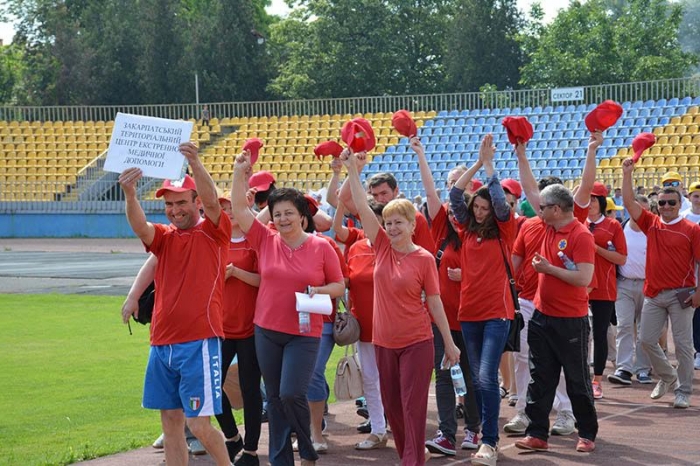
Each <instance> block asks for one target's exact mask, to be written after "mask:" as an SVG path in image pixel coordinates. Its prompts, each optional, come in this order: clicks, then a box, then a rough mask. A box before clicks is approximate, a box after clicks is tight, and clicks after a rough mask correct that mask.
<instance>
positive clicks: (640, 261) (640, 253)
mask: <svg viewBox="0 0 700 466" xmlns="http://www.w3.org/2000/svg"><path fill="white" fill-rule="evenodd" d="M623 232H624V233H625V240H627V262H626V263H625V265H621V266H620V275H622V276H623V277H625V278H636V279H644V278H646V273H645V270H646V264H647V235H645V234H644V233H642V232H641V231H634V230H633V229H632V227H631V226H630V222H627V224H626V225H625V228H624V229H623Z"/></svg>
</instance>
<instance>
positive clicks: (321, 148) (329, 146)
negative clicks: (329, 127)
mask: <svg viewBox="0 0 700 466" xmlns="http://www.w3.org/2000/svg"><path fill="white" fill-rule="evenodd" d="M341 152H343V146H341V145H340V144H338V143H337V142H335V141H326V142H322V143H321V144H319V145H318V146H316V147H314V154H316V157H318V158H319V159H320V158H321V157H323V156H326V155H332V156H333V158H336V159H337V158H338V157H340V153H341Z"/></svg>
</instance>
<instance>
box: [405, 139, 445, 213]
mask: <svg viewBox="0 0 700 466" xmlns="http://www.w3.org/2000/svg"><path fill="white" fill-rule="evenodd" d="M411 149H413V152H415V153H416V155H417V156H418V166H419V167H420V179H421V181H422V182H423V190H424V191H425V196H426V197H427V200H426V203H427V204H428V215H430V218H431V219H434V218H435V216H436V215H437V214H438V212H439V211H440V209H441V208H442V203H441V202H440V197H439V196H438V193H437V189H435V180H433V173H432V172H431V171H430V167H429V166H428V161H427V160H426V158H425V150H424V148H423V144H422V143H421V142H420V139H418V138H417V137H413V138H411Z"/></svg>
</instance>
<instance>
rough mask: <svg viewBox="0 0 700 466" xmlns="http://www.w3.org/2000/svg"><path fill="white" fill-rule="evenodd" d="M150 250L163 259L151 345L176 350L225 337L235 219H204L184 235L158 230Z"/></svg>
mask: <svg viewBox="0 0 700 466" xmlns="http://www.w3.org/2000/svg"><path fill="white" fill-rule="evenodd" d="M153 226H154V227H155V236H154V237H153V242H152V243H151V245H150V246H147V247H146V250H147V251H149V252H152V253H153V254H154V255H155V256H156V257H157V258H158V266H157V268H156V277H155V283H156V289H157V290H158V293H156V300H155V306H154V309H153V318H152V320H151V345H154V346H159V345H172V344H175V343H186V342H188V341H195V340H204V339H206V338H212V337H222V338H223V336H224V328H223V308H222V302H223V293H224V277H225V276H226V258H227V255H228V243H229V239H230V237H231V219H229V218H228V216H227V215H223V214H222V215H220V216H219V224H218V225H214V224H213V223H212V221H211V220H209V219H208V218H204V219H203V220H201V221H200V222H199V223H198V224H197V225H196V226H194V227H192V228H188V229H187V230H180V229H178V228H177V227H175V226H174V225H161V224H154V225H153Z"/></svg>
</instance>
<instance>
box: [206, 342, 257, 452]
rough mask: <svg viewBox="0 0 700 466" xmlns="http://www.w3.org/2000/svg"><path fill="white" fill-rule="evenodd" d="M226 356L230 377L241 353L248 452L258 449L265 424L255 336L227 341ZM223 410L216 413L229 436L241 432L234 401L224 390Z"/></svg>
mask: <svg viewBox="0 0 700 466" xmlns="http://www.w3.org/2000/svg"><path fill="white" fill-rule="evenodd" d="M221 353H222V359H223V363H222V366H223V378H222V380H224V381H225V380H226V377H227V376H228V368H229V366H230V365H231V361H233V358H234V356H236V355H238V381H239V383H240V386H241V397H242V398H243V421H244V423H245V439H244V441H243V448H244V449H245V450H246V451H257V449H258V442H259V441H260V425H261V424H262V394H261V393H260V378H261V377H260V367H259V366H258V356H257V353H256V351H255V337H254V336H252V337H249V338H244V339H241V340H224V341H223V342H222V344H221ZM222 393H223V399H222V402H221V407H222V412H221V414H217V415H216V420H217V421H219V425H220V426H221V431H222V432H223V433H224V435H225V436H226V438H227V439H230V438H233V437H235V436H236V435H238V427H237V426H236V420H235V419H234V417H233V412H232V411H231V402H230V401H229V399H228V397H227V396H226V392H224V391H223V390H222Z"/></svg>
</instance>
